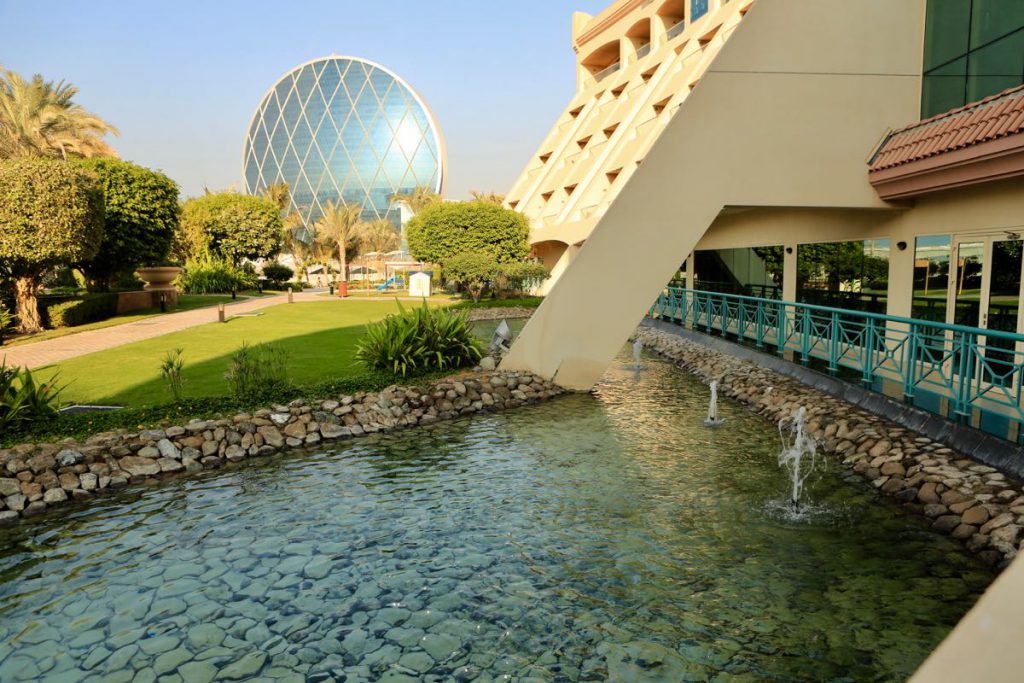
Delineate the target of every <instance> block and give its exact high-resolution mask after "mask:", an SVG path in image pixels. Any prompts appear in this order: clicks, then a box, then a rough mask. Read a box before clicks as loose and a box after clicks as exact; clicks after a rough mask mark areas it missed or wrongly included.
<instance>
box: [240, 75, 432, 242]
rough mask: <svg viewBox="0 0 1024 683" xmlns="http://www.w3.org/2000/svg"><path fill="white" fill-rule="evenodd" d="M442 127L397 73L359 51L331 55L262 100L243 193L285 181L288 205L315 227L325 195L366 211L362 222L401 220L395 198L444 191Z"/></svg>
mask: <svg viewBox="0 0 1024 683" xmlns="http://www.w3.org/2000/svg"><path fill="white" fill-rule="evenodd" d="M444 167H445V159H444V145H443V141H442V138H441V132H440V128H439V127H438V126H437V123H436V122H435V121H434V118H433V116H432V115H431V113H430V110H429V109H428V108H427V106H426V104H425V103H424V101H423V100H422V98H420V97H419V96H418V95H417V94H416V93H415V92H414V91H413V90H412V88H411V87H410V86H409V85H408V84H407V83H405V82H404V81H403V80H402V79H400V78H399V77H398V76H396V75H395V74H393V73H391V72H390V71H388V70H387V69H385V68H384V67H382V66H379V65H377V64H373V63H371V62H367V61H365V60H361V59H357V58H353V57H326V58H321V59H316V60H313V61H311V62H308V63H306V64H303V65H301V66H299V67H297V68H295V69H294V70H292V71H291V72H289V73H287V74H285V75H284V76H283V77H282V78H281V79H280V80H279V81H278V82H277V83H276V84H274V86H273V87H272V88H271V89H270V90H269V91H268V92H267V94H266V95H264V96H263V99H262V101H261V102H260V105H259V107H258V108H257V109H256V113H255V114H254V116H253V119H252V122H251V123H250V124H249V132H248V135H247V136H246V141H245V151H244V153H243V175H244V180H245V189H246V191H247V192H249V193H251V194H259V193H261V192H262V191H263V190H265V189H266V187H267V186H268V185H270V184H272V183H279V182H286V183H288V186H289V188H290V189H291V195H292V206H291V208H292V209H293V210H295V211H297V212H298V213H299V215H300V216H301V217H302V220H303V221H304V223H305V224H306V225H312V224H314V223H315V222H316V221H317V220H318V219H319V218H320V217H321V216H322V215H323V207H324V205H325V204H326V203H327V202H329V201H335V202H336V201H339V200H341V201H344V202H345V203H346V204H355V205H358V206H362V207H363V214H362V218H363V220H373V219H377V218H389V219H391V220H392V222H394V223H396V224H398V223H399V222H400V221H399V217H398V209H397V208H395V207H394V206H393V205H392V201H391V198H392V197H393V196H394V195H396V194H404V193H407V192H410V191H412V190H413V189H414V188H416V187H418V186H425V187H428V188H430V189H431V190H433V191H436V192H440V190H441V187H442V181H443V177H444V173H445V168H444Z"/></svg>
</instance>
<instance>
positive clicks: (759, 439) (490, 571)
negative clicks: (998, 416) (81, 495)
mask: <svg viewBox="0 0 1024 683" xmlns="http://www.w3.org/2000/svg"><path fill="white" fill-rule="evenodd" d="M630 361H631V358H630V357H629V353H628V351H627V352H625V353H624V354H623V357H622V358H621V359H620V362H619V364H618V365H616V366H615V367H614V368H612V369H611V370H610V371H609V373H608V374H607V376H606V378H605V381H604V382H603V383H602V384H601V385H600V386H599V387H598V388H597V391H596V392H595V394H594V395H570V396H566V397H563V398H560V399H558V400H556V401H553V402H551V403H547V404H544V405H539V406H536V407H532V408H526V409H521V410H517V411H513V412H509V413H506V414H497V415H490V416H482V417H476V418H472V419H466V420H459V421H455V422H452V423H448V424H438V425H432V426H430V427H428V428H423V429H418V430H413V431H408V432H404V433H396V434H389V435H375V436H374V437H372V438H367V439H364V440H361V441H357V442H351V443H348V444H343V445H340V446H338V447H337V448H336V449H334V450H328V451H323V452H320V453H317V454H313V455H302V456H295V457H290V458H282V459H277V460H274V461H272V462H266V463H253V464H249V465H247V466H245V467H242V468H239V469H234V470H230V471H225V472H221V473H211V474H208V475H205V476H203V477H200V478H198V479H195V480H191V481H186V482H179V483H174V484H168V485H166V486H162V487H159V488H155V489H150V490H145V491H134V492H125V493H124V494H120V495H119V496H117V498H116V499H111V500H109V501H107V502H105V503H101V504H100V505H98V506H95V507H93V508H90V509H89V510H82V511H78V512H76V513H73V514H72V515H71V516H69V517H67V516H66V517H64V518H61V519H56V518H55V519H52V520H49V521H46V522H44V523H42V524H40V525H37V526H33V527H29V526H25V527H21V528H18V529H13V530H9V531H3V532H2V535H0V579H2V583H0V613H2V615H3V620H2V621H0V636H2V639H0V680H3V681H8V680H37V679H40V678H44V677H46V676H55V677H56V676H57V675H58V674H59V676H60V677H62V678H63V679H66V680H79V679H85V678H88V677H89V676H91V675H97V676H98V677H103V676H107V675H110V676H111V677H112V678H111V680H130V679H131V677H134V676H135V675H136V672H139V673H138V675H139V676H140V677H141V678H147V677H150V678H152V677H154V676H164V675H171V674H175V673H176V675H179V676H181V678H183V679H184V680H209V677H212V676H214V675H218V674H220V675H242V676H260V677H263V678H265V679H275V678H287V677H289V676H295V675H298V676H299V677H300V678H301V677H303V676H307V675H309V676H317V675H318V676H319V677H320V678H319V679H326V680H330V679H332V678H333V679H335V680H341V679H342V677H343V676H348V677H349V678H350V679H351V680H377V679H378V678H381V677H383V676H385V674H387V675H388V676H391V677H394V676H399V675H401V676H405V677H407V679H411V680H447V679H449V678H453V677H461V678H463V679H470V678H473V677H474V676H475V677H476V678H475V680H482V681H489V680H497V679H499V678H501V677H502V676H507V677H508V678H509V679H513V678H521V677H534V678H536V679H537V680H548V681H576V680H592V681H596V680H606V679H612V680H619V681H621V680H651V681H676V680H705V679H709V678H711V677H712V676H714V675H716V674H719V673H720V674H724V675H725V674H727V675H729V676H734V677H736V678H737V680H766V679H770V680H825V679H840V680H875V679H886V680H887V679H892V678H902V677H905V676H906V675H908V674H909V673H910V672H911V671H913V669H914V668H915V666H916V665H917V664H918V663H919V662H920V661H921V660H922V659H923V657H924V656H925V655H926V654H927V652H928V651H929V650H930V649H931V648H932V647H934V646H935V645H936V644H937V643H938V642H939V640H940V639H941V638H942V637H943V636H944V635H945V633H946V632H947V631H948V630H949V628H950V627H951V626H952V625H953V624H954V623H955V622H956V620H957V619H958V617H959V616H960V615H962V614H963V612H964V611H966V609H967V608H968V607H969V606H970V605H971V603H972V602H973V601H974V600H975V599H976V597H977V596H978V594H979V592H980V591H981V590H982V589H983V588H984V586H985V585H986V584H987V583H988V581H990V580H991V577H992V574H991V572H990V570H988V569H986V568H984V567H982V566H980V565H979V564H977V563H976V562H974V561H973V560H972V559H970V558H969V557H967V556H965V555H964V554H963V553H962V552H961V550H960V548H959V546H957V545H956V544H955V543H953V542H952V541H950V540H948V539H946V538H944V537H941V536H938V535H935V534H933V533H931V532H930V531H928V530H926V529H925V528H923V526H922V525H921V524H920V523H919V522H918V521H917V520H914V519H909V518H907V517H904V516H903V515H902V514H901V513H900V512H899V511H898V510H897V509H895V508H894V507H893V506H892V505H891V504H890V503H889V502H888V501H886V500H883V499H881V498H880V497H879V496H878V495H877V494H876V492H874V491H873V490H872V489H870V487H867V486H866V485H864V484H863V483H861V482H860V481H859V480H858V479H857V478H856V477H853V476H852V475H846V474H843V473H840V472H838V471H835V470H838V469H839V468H838V467H833V468H832V469H831V470H824V471H823V470H821V469H819V470H817V472H816V478H812V479H810V480H808V481H807V482H806V486H807V494H808V496H809V497H810V498H811V500H813V501H814V508H813V509H814V510H816V511H817V512H816V513H815V514H809V515H806V516H805V517H804V518H803V519H801V520H797V521H793V520H787V519H783V518H780V517H778V516H776V515H774V514H773V513H772V510H773V506H777V505H778V504H781V503H786V502H787V501H788V497H789V485H788V481H787V478H786V476H785V474H784V473H782V472H781V471H780V470H779V468H778V466H777V454H778V450H779V442H778V436H777V434H776V433H775V432H774V430H773V429H771V428H769V427H768V426H766V424H765V423H764V422H763V421H762V420H760V419H759V418H757V417H755V416H753V415H751V414H749V413H747V412H746V411H744V410H743V409H741V408H739V407H738V406H736V405H735V404H733V403H731V402H729V401H724V402H723V403H722V404H721V405H720V406H719V413H720V416H721V417H725V418H727V419H728V421H729V424H728V428H727V429H717V430H707V429H704V428H703V426H702V424H703V420H704V418H705V410H704V409H705V406H706V404H707V398H708V394H707V388H706V387H703V386H702V385H700V384H699V383H697V382H696V381H695V380H693V379H691V378H689V377H688V376H686V375H684V374H683V373H681V372H679V371H677V370H675V369H673V368H671V367H670V366H669V365H667V364H665V363H662V362H660V361H658V360H657V359H654V358H645V362H646V367H647V370H646V371H645V372H643V373H639V374H638V373H636V372H635V371H634V370H633V369H632V367H631V362H630ZM119 676H120V678H118V677H119ZM407 679H401V678H400V679H398V680H407ZM295 680H299V679H295Z"/></svg>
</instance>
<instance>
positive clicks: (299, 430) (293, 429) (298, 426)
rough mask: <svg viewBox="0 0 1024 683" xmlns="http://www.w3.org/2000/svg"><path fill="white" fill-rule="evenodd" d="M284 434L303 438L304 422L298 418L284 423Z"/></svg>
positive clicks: (294, 437)
mask: <svg viewBox="0 0 1024 683" xmlns="http://www.w3.org/2000/svg"><path fill="white" fill-rule="evenodd" d="M284 434H285V436H290V437H292V438H293V439H303V438H305V437H306V424H305V423H304V422H302V421H300V420H296V421H295V422H290V423H288V424H287V425H285V428H284Z"/></svg>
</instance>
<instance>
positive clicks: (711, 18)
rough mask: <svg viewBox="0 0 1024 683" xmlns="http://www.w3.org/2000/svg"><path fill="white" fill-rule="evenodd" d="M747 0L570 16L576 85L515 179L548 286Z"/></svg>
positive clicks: (519, 206) (628, 4) (513, 198)
mask: <svg viewBox="0 0 1024 683" xmlns="http://www.w3.org/2000/svg"><path fill="white" fill-rule="evenodd" d="M753 2H754V0H731V1H729V0H710V2H709V3H704V4H703V5H702V4H701V3H700V2H698V3H697V4H696V5H695V6H696V7H697V9H698V10H701V9H703V10H704V11H703V13H701V14H699V15H697V14H695V13H694V12H692V11H691V8H690V7H689V4H690V0H668V1H667V2H665V1H662V2H654V1H652V0H623V1H620V2H616V3H613V4H612V5H610V6H609V7H608V8H607V9H605V10H604V11H603V12H601V13H600V14H599V15H597V16H596V17H591V16H590V15H587V14H583V13H581V12H577V13H576V14H574V15H573V17H572V47H573V50H575V52H576V93H575V94H574V95H573V96H572V98H571V99H570V100H569V103H568V104H567V105H566V108H565V111H563V112H562V114H561V116H559V118H558V120H557V121H556V122H555V125H554V126H553V127H552V129H551V131H550V132H549V133H548V135H547V137H546V138H545V139H544V142H543V143H541V146H540V148H539V149H538V150H537V152H536V154H534V155H533V156H532V157H531V158H530V162H529V163H528V164H527V167H526V168H525V169H524V171H523V173H522V175H521V176H520V177H519V179H518V180H517V181H516V183H515V184H514V185H513V186H512V189H511V191H510V192H509V193H508V195H507V198H506V205H507V206H509V207H511V208H513V209H516V210H518V211H521V212H522V213H524V214H525V215H526V216H528V217H529V218H530V221H531V223H532V225H533V234H532V236H531V241H532V243H533V247H534V253H535V254H536V255H537V256H539V257H541V258H542V260H543V261H544V263H545V265H547V266H548V268H549V269H551V270H552V272H553V277H552V279H551V280H550V281H549V282H548V283H547V284H546V285H545V289H547V288H550V286H552V285H553V283H554V282H556V281H557V279H558V277H559V276H560V275H561V273H562V271H564V269H565V267H566V266H567V265H568V264H569V262H570V261H571V260H572V257H573V256H574V255H575V253H576V252H577V251H578V250H579V247H580V246H581V245H582V243H583V241H584V240H585V239H586V238H587V237H588V236H589V235H590V232H591V230H593V228H594V226H595V225H596V224H597V222H598V221H599V220H600V218H601V217H602V216H603V215H604V214H605V212H606V211H607V210H608V207H609V206H611V204H612V203H613V202H614V201H615V199H616V198H617V197H618V195H619V193H620V192H621V190H622V188H623V187H625V186H626V184H627V183H628V182H629V180H630V178H632V176H633V174H634V173H635V172H636V170H637V168H638V167H639V166H640V165H641V164H642V163H643V161H644V157H645V156H646V155H647V152H648V151H649V150H650V149H651V147H652V146H653V145H654V144H655V142H656V141H657V140H658V138H659V137H660V135H661V133H662V131H663V130H664V129H665V127H666V125H667V124H668V122H669V121H670V120H671V119H672V118H673V116H675V114H676V113H677V112H678V111H679V108H680V106H681V105H682V104H683V102H684V101H685V100H686V98H687V96H688V95H689V94H690V92H691V91H692V90H693V88H694V87H695V86H696V85H697V83H698V82H699V81H700V79H701V76H703V74H704V71H705V69H707V67H708V65H709V64H711V63H712V61H713V60H714V59H715V56H716V55H717V54H718V51H719V50H720V49H721V47H722V46H723V45H724V44H725V43H726V41H728V40H729V36H730V35H731V34H732V32H733V31H734V30H735V29H736V27H737V26H738V25H739V24H740V22H741V21H742V20H743V17H744V15H745V14H746V13H747V10H748V9H750V7H751V6H752V4H753Z"/></svg>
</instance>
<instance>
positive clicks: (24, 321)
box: [14, 277, 43, 334]
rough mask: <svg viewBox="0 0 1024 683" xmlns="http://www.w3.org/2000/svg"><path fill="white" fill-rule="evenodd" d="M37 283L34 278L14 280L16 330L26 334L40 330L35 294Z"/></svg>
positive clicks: (37, 287)
mask: <svg viewBox="0 0 1024 683" xmlns="http://www.w3.org/2000/svg"><path fill="white" fill-rule="evenodd" d="M38 292H39V283H38V282H36V280H35V278H31V277H19V278H17V279H16V280H15V281H14V294H15V313H16V314H17V316H18V330H19V331H21V332H24V333H26V334H32V333H34V332H42V330H43V320H42V318H41V317H40V316H39V301H38V299H36V294H37V293H38Z"/></svg>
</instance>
